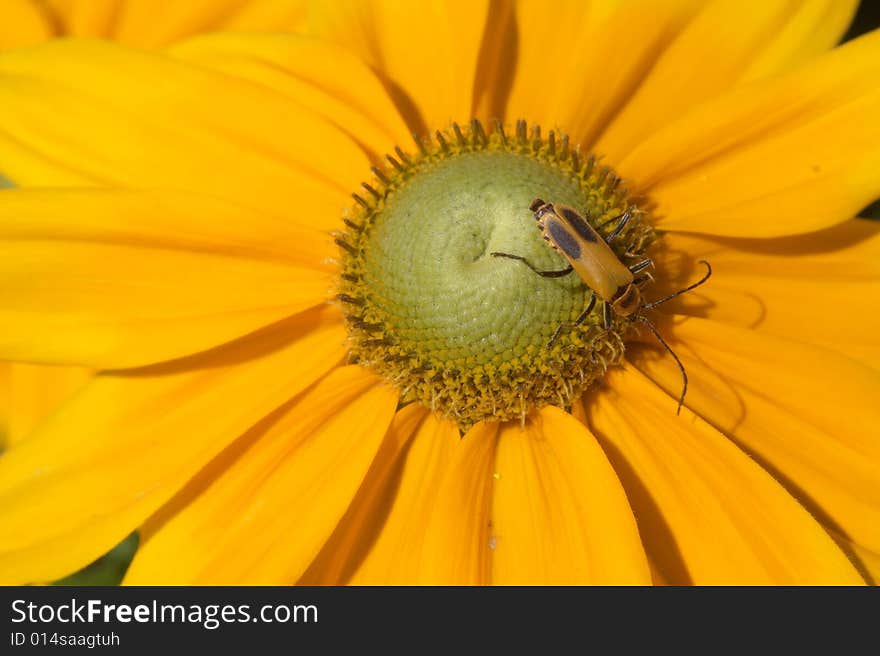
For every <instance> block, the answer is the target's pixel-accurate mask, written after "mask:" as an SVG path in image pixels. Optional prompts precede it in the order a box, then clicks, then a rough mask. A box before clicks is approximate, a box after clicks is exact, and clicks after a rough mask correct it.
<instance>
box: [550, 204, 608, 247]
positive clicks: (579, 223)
mask: <svg viewBox="0 0 880 656" xmlns="http://www.w3.org/2000/svg"><path fill="white" fill-rule="evenodd" d="M559 212H560V214H562V216H563V217H565V220H566V221H568V223H569V224H570V225H571V227H572V228H574V231H575V232H576V233H578V235H580V236H581V238H583V240H584V241H589V242H592V243H596V242H598V241H599V240H598V239H597V238H596V232H595V231H594V230H593V229H592V228H591V227H590V224H588V223H587V222H586V220H585V219H584V217H582V216H581V215H580V214H578V213H577V212H576V211H574V210H573V209H571V208H570V207H561V208H559Z"/></svg>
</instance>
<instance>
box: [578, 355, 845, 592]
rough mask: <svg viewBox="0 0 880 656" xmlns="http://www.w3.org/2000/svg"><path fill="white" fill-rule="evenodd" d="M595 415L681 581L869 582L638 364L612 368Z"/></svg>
mask: <svg viewBox="0 0 880 656" xmlns="http://www.w3.org/2000/svg"><path fill="white" fill-rule="evenodd" d="M606 382H607V383H608V387H609V388H610V389H608V390H607V391H606V392H604V393H599V394H597V395H596V396H595V398H593V399H591V401H592V402H591V403H589V408H588V411H589V414H590V418H589V423H590V426H591V427H592V428H593V431H594V433H595V434H596V436H597V437H598V438H599V440H600V442H601V443H602V444H603V446H604V448H605V451H606V453H608V455H609V458H610V459H611V462H612V464H613V465H614V467H615V469H616V470H617V472H618V474H619V475H620V478H621V481H622V482H623V485H624V487H625V488H626V490H627V494H628V496H629V499H630V503H631V504H632V506H633V509H634V510H635V513H636V517H637V518H638V521H639V530H640V532H641V535H642V540H643V542H644V544H645V548H646V550H647V551H648V553H649V555H650V557H651V559H652V561H653V562H654V563H655V564H656V566H657V567H658V568H659V570H660V572H661V574H662V576H663V578H665V579H666V580H668V581H670V582H671V583H675V584H679V585H681V584H689V583H693V584H697V585H705V584H717V585H730V584H748V585H760V584H847V585H854V584H858V583H860V582H862V579H861V577H860V576H859V575H858V573H857V572H856V571H855V569H854V568H853V567H852V565H851V564H850V563H849V561H848V560H847V558H846V557H845V556H844V554H843V552H841V551H840V549H839V548H838V547H837V545H836V544H835V543H834V541H833V540H832V539H831V537H830V536H829V535H828V534H827V533H826V532H825V530H824V529H823V528H822V527H821V525H820V524H819V523H818V522H816V520H815V519H814V518H813V517H812V516H811V515H810V514H809V513H808V512H807V511H806V510H805V509H804V508H803V507H802V506H801V505H800V504H798V502H797V501H795V499H794V498H793V497H792V496H791V495H789V493H788V492H787V491H786V490H785V489H784V488H783V487H782V486H781V485H780V484H779V483H778V482H776V480H774V478H773V477H772V476H771V475H770V474H769V473H767V472H766V471H764V470H763V469H762V468H761V467H760V466H759V465H758V464H757V463H755V462H754V461H753V460H752V459H751V458H749V457H748V456H747V455H746V454H745V453H744V452H742V451H741V450H740V449H739V448H738V447H737V446H735V445H734V444H733V443H732V442H731V441H730V440H728V439H727V438H726V437H724V436H723V435H722V434H721V433H719V432H718V431H717V430H715V429H714V428H712V426H710V425H709V424H707V423H706V422H704V421H703V420H702V419H700V418H699V417H698V416H696V415H694V414H692V413H691V412H690V411H689V410H687V409H683V410H682V413H681V416H676V414H675V403H674V401H673V400H672V399H671V398H670V397H669V396H667V395H666V394H664V393H663V391H662V390H660V389H659V388H658V387H656V386H655V385H654V384H653V383H652V382H651V381H649V380H648V379H646V378H645V377H644V376H643V375H642V374H640V373H639V372H638V371H636V370H634V369H632V368H628V369H627V370H626V371H623V370H619V369H616V370H613V371H612V372H609V374H608V376H607V378H606Z"/></svg>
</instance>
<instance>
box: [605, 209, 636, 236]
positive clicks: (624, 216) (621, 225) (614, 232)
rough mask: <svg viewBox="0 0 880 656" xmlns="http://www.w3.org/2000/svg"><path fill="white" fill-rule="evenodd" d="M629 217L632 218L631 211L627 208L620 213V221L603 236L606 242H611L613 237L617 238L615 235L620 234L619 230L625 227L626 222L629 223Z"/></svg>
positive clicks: (621, 230)
mask: <svg viewBox="0 0 880 656" xmlns="http://www.w3.org/2000/svg"><path fill="white" fill-rule="evenodd" d="M631 218H632V212H630V211H629V210H627V211H626V212H624V213H623V214H621V215H620V223H618V224H617V225H616V226H615V227H614V230H612V231H611V234H609V235H608V236H607V237H606V238H605V241H606V242H608V243H609V244H610V243H611V242H613V241H614V240H615V239H617V237H618V236H619V235H620V233H621V232H623V229H624V228H625V227H626V224H627V223H629V220H630V219H631Z"/></svg>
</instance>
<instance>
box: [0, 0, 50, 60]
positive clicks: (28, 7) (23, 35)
mask: <svg viewBox="0 0 880 656" xmlns="http://www.w3.org/2000/svg"><path fill="white" fill-rule="evenodd" d="M50 19H51V16H49V15H47V13H46V12H45V11H44V10H43V8H42V7H40V5H39V4H38V3H36V2H34V1H33V0H4V2H3V20H0V50H3V49H6V48H20V47H22V46H29V45H33V44H35V43H40V42H42V41H45V40H47V39H51V38H52V36H53V35H54V30H53V29H52V22H51V20H50Z"/></svg>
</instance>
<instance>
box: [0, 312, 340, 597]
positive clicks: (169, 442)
mask: <svg viewBox="0 0 880 656" xmlns="http://www.w3.org/2000/svg"><path fill="white" fill-rule="evenodd" d="M344 334H345V332H344V328H343V327H342V323H341V321H340V320H339V317H338V315H337V314H336V313H334V312H330V311H312V312H308V313H304V314H302V315H299V316H298V317H297V318H296V319H294V320H291V321H288V322H285V323H284V324H283V325H279V326H278V327H276V328H275V329H274V330H273V331H267V332H265V333H264V334H262V335H261V336H260V337H259V338H257V339H248V340H242V341H240V342H238V343H236V344H232V345H229V346H227V347H224V348H222V349H217V350H215V351H213V352H211V353H209V354H205V355H201V356H197V357H193V358H190V359H188V360H184V361H180V362H177V363H173V364H167V365H160V366H157V367H152V368H149V369H142V370H139V371H134V372H130V373H126V374H102V375H99V376H96V377H95V378H94V379H93V380H92V382H91V383H90V384H89V385H88V387H87V388H86V389H85V390H83V391H82V392H81V393H79V394H78V395H76V397H75V398H74V399H73V400H72V401H71V402H70V403H68V404H67V405H66V406H65V407H64V408H63V409H62V410H61V411H59V412H57V413H55V414H54V415H53V416H52V418H51V419H50V420H49V421H47V422H45V423H44V424H43V425H42V426H41V427H40V430H39V431H38V432H37V433H36V434H34V435H32V436H30V437H29V438H28V439H26V440H24V441H22V442H21V443H19V444H18V445H16V446H15V447H14V448H13V449H11V450H10V451H8V452H7V453H5V454H3V456H2V457H0V581H3V582H6V583H26V582H29V581H45V580H53V579H56V578H59V577H61V576H63V575H65V574H69V573H70V572H71V571H74V570H76V569H77V568H79V567H82V566H84V565H86V564H87V563H89V562H91V561H92V560H94V559H95V558H97V557H98V556H100V555H101V554H103V553H105V552H106V551H107V550H109V549H110V548H111V547H112V546H113V545H115V544H117V543H118V542H119V541H120V540H122V538H124V537H125V536H126V535H128V534H129V533H130V532H131V531H133V530H134V529H136V528H137V527H138V526H139V525H140V524H141V523H142V522H143V521H144V520H145V519H146V518H147V517H149V516H150V515H151V514H152V513H154V512H155V511H156V509H157V508H159V507H160V506H161V505H162V504H164V503H165V502H167V501H168V500H169V499H170V498H171V497H172V495H174V494H175V493H176V492H177V491H178V490H180V489H181V488H182V487H183V486H184V485H185V484H186V483H187V481H189V480H190V479H191V478H192V477H193V476H194V475H195V474H196V472H198V471H199V470H200V469H201V468H202V467H204V466H205V465H206V464H207V463H208V462H210V461H211V459H212V458H214V457H215V456H216V455H217V454H218V453H220V452H221V451H222V450H223V449H224V448H225V447H226V446H227V445H229V444H230V443H231V442H233V441H234V440H235V439H236V438H238V437H239V436H240V435H242V434H243V433H245V431H247V430H248V429H250V428H251V427H252V426H253V425H254V424H256V423H257V422H258V421H260V420H261V419H262V418H263V417H265V416H266V415H267V414H269V413H270V412H272V411H273V410H275V409H276V408H277V407H279V406H280V405H281V404H283V403H284V402H286V401H287V400H288V399H290V398H291V397H292V396H294V395H295V394H297V393H298V392H299V391H301V390H302V389H304V388H305V387H307V386H308V385H309V384H311V383H312V382H313V381H314V380H315V379H317V378H318V377H320V376H321V375H323V374H324V373H325V372H326V371H327V370H328V369H330V368H331V367H333V366H334V364H335V363H336V362H338V361H339V359H341V358H342V357H343V354H344V348H343V345H342V343H343V341H344Z"/></svg>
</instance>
